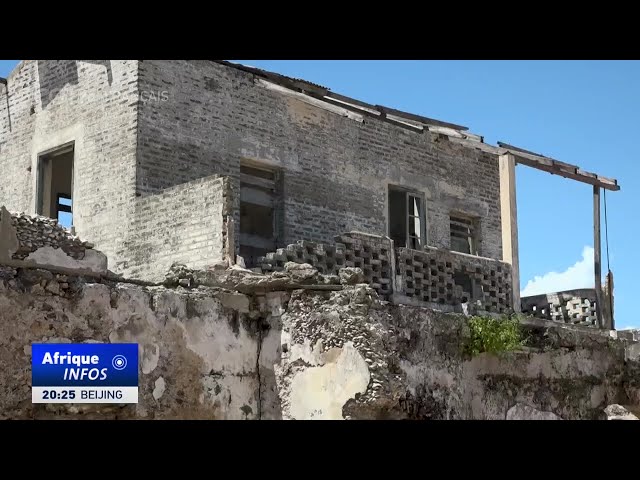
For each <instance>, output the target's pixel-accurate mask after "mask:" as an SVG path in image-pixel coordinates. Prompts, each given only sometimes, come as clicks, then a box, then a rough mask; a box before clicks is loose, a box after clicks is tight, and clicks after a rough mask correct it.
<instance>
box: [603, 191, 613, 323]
mask: <svg viewBox="0 0 640 480" xmlns="http://www.w3.org/2000/svg"><path fill="white" fill-rule="evenodd" d="M604 235H605V244H606V247H607V297H609V298H608V300H609V317H610V321H611V325H610V326H609V328H611V329H612V330H613V329H615V321H614V320H613V274H612V273H611V265H610V264H609V222H608V219H607V190H606V189H604Z"/></svg>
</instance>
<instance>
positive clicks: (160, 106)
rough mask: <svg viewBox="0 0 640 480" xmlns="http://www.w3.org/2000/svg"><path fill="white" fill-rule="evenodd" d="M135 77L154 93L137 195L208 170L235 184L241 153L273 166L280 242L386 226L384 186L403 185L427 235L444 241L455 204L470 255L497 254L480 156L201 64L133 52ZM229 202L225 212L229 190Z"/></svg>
mask: <svg viewBox="0 0 640 480" xmlns="http://www.w3.org/2000/svg"><path fill="white" fill-rule="evenodd" d="M139 78H140V89H141V91H150V92H166V101H154V102H146V103H144V104H143V105H142V106H141V111H140V141H139V146H138V182H137V190H138V192H139V193H141V194H143V195H145V194H149V193H152V192H157V191H160V190H161V189H164V188H167V187H171V186H173V185H177V184H180V183H184V182H187V181H190V180H193V179H196V178H199V177H202V176H207V175H211V174H222V175H230V176H231V177H232V178H233V181H234V187H236V188H237V186H238V182H239V165H240V160H241V159H253V160H259V161H262V162H266V163H267V164H270V165H273V166H276V167H282V168H283V169H284V170H285V174H284V195H285V218H286V221H285V236H284V239H283V245H281V246H285V245H286V244H288V243H293V242H295V241H296V240H299V239H304V240H313V241H321V242H331V241H332V239H333V236H334V235H337V234H339V233H342V232H345V231H351V230H358V231H364V232H368V233H374V234H381V233H386V220H385V218H386V195H387V185H388V184H389V183H391V184H396V185H403V186H406V187H411V188H415V189H418V190H419V191H421V192H424V194H425V196H426V199H427V207H428V218H427V224H428V241H429V244H430V245H433V246H437V247H444V248H448V247H449V216H448V215H449V211H450V210H452V209H455V210H461V211H463V212H466V213H468V214H472V215H477V216H479V217H481V219H482V225H481V230H482V232H483V241H482V244H481V247H480V249H481V252H480V253H481V254H482V255H484V256H487V257H493V258H501V241H502V240H501V233H500V206H499V176H498V163H497V159H495V158H492V157H491V156H489V155H488V154H485V153H481V152H479V151H471V150H469V149H465V148H463V147H460V146H457V145H453V144H450V143H449V142H447V141H446V140H444V139H439V140H437V141H435V140H434V138H432V136H431V134H428V133H427V134H423V133H416V132H413V131H408V130H406V129H404V128H401V127H398V126H395V125H391V124H389V123H385V122H382V121H380V120H377V119H374V118H369V117H365V119H364V122H358V121H355V120H352V119H349V118H346V117H342V116H340V115H338V114H335V113H332V112H328V111H326V110H323V109H320V108H317V107H315V106H311V105H308V104H306V103H304V102H302V101H300V100H299V99H295V98H291V97H288V96H285V95H283V94H282V93H279V92H274V91H270V90H267V89H265V88H264V87H261V86H258V85H256V84H254V81H253V75H251V74H248V73H246V72H241V71H238V70H236V69H232V68H229V67H226V66H223V65H219V64H215V63H213V62H208V61H171V62H168V61H149V60H145V61H143V62H141V63H140V77H139ZM163 98H164V97H163ZM234 209H235V212H236V220H237V219H238V218H237V216H238V202H237V199H236V204H235V205H234ZM236 224H237V222H236Z"/></svg>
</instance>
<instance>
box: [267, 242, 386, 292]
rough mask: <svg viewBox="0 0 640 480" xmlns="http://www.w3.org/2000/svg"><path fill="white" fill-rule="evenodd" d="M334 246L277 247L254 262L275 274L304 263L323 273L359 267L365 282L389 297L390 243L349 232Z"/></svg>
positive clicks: (299, 244) (313, 243)
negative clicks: (292, 264) (287, 263)
mask: <svg viewBox="0 0 640 480" xmlns="http://www.w3.org/2000/svg"><path fill="white" fill-rule="evenodd" d="M334 238H335V240H336V243H335V244H332V245H328V244H323V243H315V242H307V241H304V240H299V241H298V242H297V243H294V244H292V245H288V246H287V247H286V248H279V249H277V250H276V251H275V252H273V253H268V254H267V255H266V256H265V257H261V258H260V259H258V263H259V264H260V267H261V269H262V271H263V272H272V271H279V270H282V269H283V268H284V264H285V263H286V262H296V263H308V264H310V265H313V266H314V267H315V268H317V269H318V271H319V272H320V273H323V274H335V275H337V274H338V272H339V270H340V269H341V268H343V267H360V268H361V269H362V271H363V272H364V275H365V278H366V281H367V283H369V285H370V286H371V288H373V289H375V290H376V291H377V292H378V295H380V296H381V297H383V298H386V297H387V296H388V295H390V294H391V279H392V272H391V268H392V264H393V261H392V256H393V251H392V243H391V240H389V239H387V238H384V237H380V236H376V235H367V234H362V233H356V232H350V233H344V234H342V235H338V236H336V237H334Z"/></svg>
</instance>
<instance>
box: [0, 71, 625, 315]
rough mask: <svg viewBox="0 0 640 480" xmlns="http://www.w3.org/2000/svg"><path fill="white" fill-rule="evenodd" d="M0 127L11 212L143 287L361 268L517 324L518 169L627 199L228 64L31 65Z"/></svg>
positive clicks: (523, 155) (466, 139)
mask: <svg viewBox="0 0 640 480" xmlns="http://www.w3.org/2000/svg"><path fill="white" fill-rule="evenodd" d="M0 112H1V113H0V172H1V175H0V205H4V206H5V207H6V208H7V209H8V210H9V211H14V212H26V213H29V214H34V213H35V214H40V215H43V216H46V217H52V218H54V219H60V220H61V221H62V220H64V221H67V222H68V223H69V224H70V225H71V227H70V228H71V229H72V231H73V232H75V233H77V234H78V235H79V236H81V237H82V238H83V239H85V240H88V241H90V242H91V243H93V244H95V245H96V247H97V248H99V249H100V250H101V251H103V252H105V253H106V255H107V257H108V258H109V265H108V267H109V269H110V270H112V271H114V272H116V273H118V274H122V275H124V276H126V277H129V278H137V279H147V280H158V279H161V278H162V277H163V276H164V275H165V273H166V272H167V271H168V269H169V267H170V266H171V265H172V264H175V263H183V264H185V265H187V266H188V267H190V268H194V269H205V268H207V267H209V266H212V265H214V264H216V263H221V262H222V263H226V264H227V265H228V264H233V263H235V262H241V263H242V262H244V264H245V265H246V266H247V267H249V268H254V269H257V270H261V271H274V270H275V271H277V270H279V269H282V268H283V267H284V264H285V263H286V262H288V261H295V262H299V263H310V264H312V265H313V266H314V267H316V268H318V270H320V272H321V273H325V274H332V273H336V272H337V271H338V270H339V269H340V268H342V267H345V266H346V267H349V266H352V267H360V268H362V269H363V271H364V274H365V277H366V279H367V281H368V282H369V284H370V285H371V286H372V287H373V288H374V289H376V291H377V292H378V294H380V295H382V296H383V297H384V298H387V299H390V300H393V301H396V302H399V303H417V304H418V305H422V304H427V305H429V304H431V305H433V304H437V305H438V308H440V309H450V310H459V309H464V308H467V307H469V306H473V307H474V308H476V307H477V308H479V309H480V310H484V311H490V312H509V311H512V310H516V311H518V310H520V299H519V288H520V287H519V274H518V237H517V212H516V200H515V165H516V164H517V163H520V164H525V165H529V166H533V167H536V168H540V169H543V170H545V171H548V172H550V173H554V174H558V175H562V176H565V177H568V178H572V179H575V180H579V181H583V182H585V183H589V184H591V185H593V186H594V195H595V194H596V190H597V191H598V192H599V190H598V189H600V188H608V189H611V190H616V189H618V188H619V187H618V185H617V182H616V181H615V180H610V179H607V178H604V177H600V176H598V175H596V174H592V173H589V172H583V171H582V170H580V169H579V168H578V167H575V166H572V165H568V164H565V163H562V162H557V161H555V160H553V159H549V158H547V157H544V156H541V155H537V154H534V153H532V152H528V151H525V150H522V149H519V148H515V147H511V146H509V145H505V144H499V145H498V146H497V147H496V146H491V145H488V144H486V143H484V141H483V138H482V137H481V136H480V135H476V134H472V133H469V131H468V129H467V128H466V127H464V126H460V125H454V124H451V123H447V122H443V121H439V120H434V119H431V118H426V117H423V116H419V115H414V114H410V113H407V112H401V111H398V110H394V109H392V108H388V107H383V106H380V105H370V104H366V103H364V102H361V101H358V100H355V99H352V98H348V97H345V96H342V95H339V94H336V93H334V92H332V91H330V90H329V89H328V88H326V87H323V86H320V85H316V84H313V83H310V82H307V81H304V80H300V79H294V78H290V77H285V76H282V75H278V74H275V73H271V72H266V71H263V70H259V69H255V68H251V67H246V66H242V65H238V64H232V63H229V62H224V61H156V60H144V61H138V60H123V61H120V60H94V61H91V60H61V61H51V60H40V61H35V60H29V61H23V62H21V63H20V64H19V65H18V66H17V67H16V68H15V70H14V71H13V72H12V73H11V75H10V76H9V78H8V79H6V80H4V79H3V81H2V82H1V83H0ZM598 198H599V197H598ZM594 205H595V204H594ZM598 221H599V220H598ZM598 233H599V232H598ZM24 248H25V249H27V250H29V249H31V252H26V251H23V252H22V254H23V255H25V254H29V253H33V252H35V251H36V247H33V246H25V247H24ZM596 250H597V255H598V256H599V244H597V245H596ZM12 255H14V256H15V255H19V253H17V252H13V253H12ZM240 259H242V260H240ZM596 263H597V265H598V266H597V268H599V258H598V261H597V262H596ZM597 274H598V272H596V276H597ZM599 289H600V286H599V282H596V289H595V290H594V292H595V294H594V295H595V296H594V298H596V299H598V300H599V298H600V297H598V295H601V293H599ZM600 303H601V302H600V301H597V304H598V305H600ZM585 311H586V310H585ZM589 312H590V310H589ZM556 313H557V312H556ZM580 315H582V314H580ZM580 315H579V316H578V317H574V318H575V319H577V320H578V321H583V320H585V319H586V320H585V321H589V322H594V320H593V318H592V316H591V315H590V313H589V316H588V318H587V316H584V315H582V316H580Z"/></svg>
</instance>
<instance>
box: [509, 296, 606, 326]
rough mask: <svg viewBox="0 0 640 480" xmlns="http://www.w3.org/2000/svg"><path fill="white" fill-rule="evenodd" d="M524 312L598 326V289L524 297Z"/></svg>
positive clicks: (548, 318)
mask: <svg viewBox="0 0 640 480" xmlns="http://www.w3.org/2000/svg"><path fill="white" fill-rule="evenodd" d="M520 302H521V305H522V313H526V314H528V315H532V316H534V317H538V318H544V319H547V320H553V321H555V322H561V323H572V324H578V325H586V326H593V327H597V326H598V318H597V314H596V291H595V289H591V288H585V289H579V290H567V291H564V292H557V293H547V294H543V295H534V296H530V297H522V298H521V299H520Z"/></svg>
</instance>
